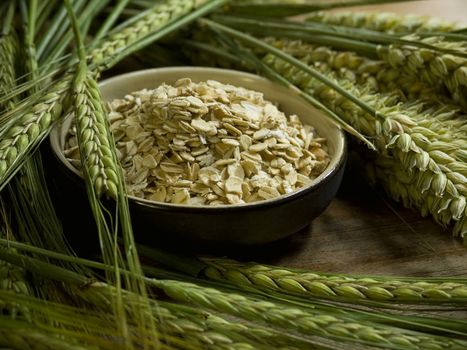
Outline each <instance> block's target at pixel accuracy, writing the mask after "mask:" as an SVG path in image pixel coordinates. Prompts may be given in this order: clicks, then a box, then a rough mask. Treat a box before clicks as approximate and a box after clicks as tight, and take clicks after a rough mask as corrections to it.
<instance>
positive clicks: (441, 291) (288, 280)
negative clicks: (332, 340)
mask: <svg viewBox="0 0 467 350" xmlns="http://www.w3.org/2000/svg"><path fill="white" fill-rule="evenodd" d="M203 260H204V261H205V262H206V263H207V264H208V265H209V267H208V268H207V269H206V270H205V272H204V273H205V275H206V276H207V277H209V278H210V279H213V280H217V281H229V282H231V283H234V284H235V285H241V286H255V287H256V288H259V289H262V290H278V291H285V292H288V293H292V294H298V295H303V296H310V297H320V298H330V299H343V300H355V299H362V300H377V301H394V302H408V303H415V302H427V303H429V302H449V303H455V302H457V303H460V304H465V303H466V302H467V284H466V283H465V281H464V280H462V281H459V282H455V281H452V282H451V281H447V282H437V281H430V280H429V279H428V280H423V279H420V280H417V279H414V280H413V281H410V280H407V279H397V278H396V277H394V278H391V279H388V278H378V277H376V276H373V277H360V278H359V277H353V276H347V275H333V274H321V273H316V272H310V271H300V270H293V269H285V268H276V267H272V266H265V265H259V264H254V263H250V264H241V263H239V262H236V261H233V260H221V259H203Z"/></svg>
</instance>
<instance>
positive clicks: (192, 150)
mask: <svg viewBox="0 0 467 350" xmlns="http://www.w3.org/2000/svg"><path fill="white" fill-rule="evenodd" d="M109 107H110V113H109V119H110V124H111V130H112V132H113V135H114V138H115V142H116V145H117V149H118V156H119V158H120V161H121V164H122V166H123V170H124V175H125V179H126V183H127V190H128V193H129V194H130V195H134V196H137V197H141V198H145V199H149V200H153V201H158V202H167V203H180V204H190V205H219V204H238V203H250V202H256V201H260V200H265V199H270V198H275V197H278V196H281V195H283V194H286V193H290V192H293V191H295V190H296V189H298V188H300V187H302V186H305V185H307V184H309V183H310V182H311V181H312V180H313V179H314V178H315V177H316V176H318V175H319V174H320V173H321V172H323V170H324V169H325V168H326V166H327V165H328V163H329V156H328V153H327V148H326V145H325V140H324V139H323V138H320V137H319V136H318V135H317V134H316V131H315V129H314V128H313V127H312V126H310V125H303V124H302V122H301V121H300V119H299V118H298V117H297V116H296V115H291V116H286V115H285V114H284V113H282V112H281V111H279V110H278V108H277V107H276V106H275V105H274V104H272V103H271V102H269V101H266V100H264V98H263V95H262V94H261V93H259V92H256V91H251V90H247V89H245V88H241V87H236V86H232V85H226V84H221V83H219V82H217V81H213V80H208V81H206V82H200V83H193V82H192V81H191V80H189V79H180V80H178V81H177V82H176V83H175V85H174V86H170V85H166V84H163V85H161V86H159V87H158V88H156V89H155V90H147V89H144V90H141V91H137V92H134V93H132V94H130V95H127V96H125V97H124V98H123V99H118V100H114V101H112V102H111V103H110V104H109ZM65 154H66V156H67V157H68V158H69V159H70V161H71V162H72V163H73V164H75V165H77V164H79V153H78V149H77V140H76V136H75V132H74V131H73V129H71V130H70V133H69V135H68V139H67V149H66V150H65Z"/></svg>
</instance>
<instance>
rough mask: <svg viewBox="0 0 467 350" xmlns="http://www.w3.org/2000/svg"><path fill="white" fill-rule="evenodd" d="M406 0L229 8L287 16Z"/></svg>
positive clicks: (291, 1) (288, 0) (288, 1)
mask: <svg viewBox="0 0 467 350" xmlns="http://www.w3.org/2000/svg"><path fill="white" fill-rule="evenodd" d="M403 1H406V0H353V1H333V2H330V1H328V2H322V3H317V2H313V1H309V3H307V1H306V0H305V1H302V3H298V4H297V1H295V0H283V1H278V0H269V1H255V0H252V1H238V3H233V4H232V5H231V7H230V8H229V12H230V13H234V14H241V15H250V14H253V15H260V16H264V17H287V16H295V15H302V14H304V13H307V12H312V11H320V10H329V9H333V8H340V7H351V6H359V5H368V4H383V3H395V2H403Z"/></svg>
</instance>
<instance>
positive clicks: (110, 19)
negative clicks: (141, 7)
mask: <svg viewBox="0 0 467 350" xmlns="http://www.w3.org/2000/svg"><path fill="white" fill-rule="evenodd" d="M128 2H129V0H118V3H117V5H115V6H112V11H111V12H110V14H109V15H108V16H107V18H106V19H105V22H104V23H103V24H102V25H101V26H100V28H99V30H98V31H97V33H96V34H95V35H94V37H93V43H97V42H98V41H99V40H100V39H102V37H104V36H105V35H107V33H108V31H109V30H110V28H112V26H113V25H114V23H115V22H116V21H117V19H118V17H119V16H120V14H121V13H122V11H123V9H124V8H125V7H126V6H127V5H128Z"/></svg>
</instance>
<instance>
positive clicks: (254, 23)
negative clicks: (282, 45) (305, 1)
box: [213, 15, 467, 57]
mask: <svg viewBox="0 0 467 350" xmlns="http://www.w3.org/2000/svg"><path fill="white" fill-rule="evenodd" d="M213 20H214V21H216V22H218V23H222V24H224V25H227V26H229V27H233V28H238V29H246V30H248V31H250V32H252V33H255V34H260V35H262V36H265V35H273V33H284V34H285V35H284V36H293V35H294V34H295V35H296V37H299V36H301V38H303V39H304V40H307V41H310V42H313V43H318V42H315V41H314V40H315V39H314V38H315V37H316V36H318V38H323V39H321V40H320V42H319V43H318V44H325V42H326V41H325V40H329V44H328V45H331V46H336V47H339V48H342V49H352V45H353V46H354V48H355V50H354V51H358V52H362V53H363V54H366V55H370V56H374V57H377V45H376V44H399V45H410V46H415V47H419V48H424V49H428V50H433V51H435V52H440V53H446V54H451V55H454V56H459V57H467V53H464V52H462V51H461V50H458V49H450V48H443V47H438V46H435V45H430V44H428V43H425V42H422V41H420V40H417V38H415V39H404V38H401V37H400V36H399V35H391V34H385V33H381V32H375V31H371V30H368V29H360V28H347V27H339V26H332V25H321V24H316V23H313V22H311V23H310V22H297V21H290V20H265V19H260V18H241V17H235V16H225V15H216V16H213ZM337 38H340V40H339V39H337ZM370 43H371V44H370Z"/></svg>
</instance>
